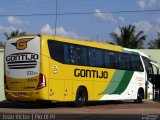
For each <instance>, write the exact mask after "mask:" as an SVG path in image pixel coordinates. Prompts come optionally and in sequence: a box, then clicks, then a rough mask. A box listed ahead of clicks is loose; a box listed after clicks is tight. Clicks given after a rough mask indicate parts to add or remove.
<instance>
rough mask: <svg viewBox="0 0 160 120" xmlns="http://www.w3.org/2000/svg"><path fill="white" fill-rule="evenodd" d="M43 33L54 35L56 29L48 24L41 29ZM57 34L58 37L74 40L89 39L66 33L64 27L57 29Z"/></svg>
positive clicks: (73, 33) (69, 32)
mask: <svg viewBox="0 0 160 120" xmlns="http://www.w3.org/2000/svg"><path fill="white" fill-rule="evenodd" d="M41 33H43V34H50V35H54V34H55V29H53V28H52V27H51V26H50V25H49V24H46V25H44V26H43V27H42V28H41ZM56 33H57V35H58V36H63V37H68V38H73V39H87V37H79V36H78V35H77V34H76V33H75V32H72V31H66V30H65V29H64V28H63V27H57V29H56Z"/></svg>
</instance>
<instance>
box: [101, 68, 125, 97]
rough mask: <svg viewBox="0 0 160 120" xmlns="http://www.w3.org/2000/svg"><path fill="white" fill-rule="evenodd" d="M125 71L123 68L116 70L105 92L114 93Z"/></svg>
mask: <svg viewBox="0 0 160 120" xmlns="http://www.w3.org/2000/svg"><path fill="white" fill-rule="evenodd" d="M124 73H125V71H123V70H116V72H115V73H114V75H113V77H112V79H111V81H110V83H109V85H108V87H107V88H106V89H105V90H104V91H103V94H112V93H113V92H114V91H115V90H116V88H117V87H118V85H119V84H120V82H121V79H122V77H123V75H124Z"/></svg>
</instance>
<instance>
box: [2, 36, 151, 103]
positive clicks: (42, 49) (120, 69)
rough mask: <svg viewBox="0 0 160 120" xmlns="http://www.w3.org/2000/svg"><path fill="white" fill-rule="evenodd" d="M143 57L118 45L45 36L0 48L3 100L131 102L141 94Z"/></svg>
mask: <svg viewBox="0 0 160 120" xmlns="http://www.w3.org/2000/svg"><path fill="white" fill-rule="evenodd" d="M145 64H146V65H147V64H148V65H150V59H149V57H148V56H147V55H145V54H143V53H141V52H138V51H135V50H131V49H127V48H123V47H120V46H116V45H112V44H107V43H100V42H94V41H82V40H73V39H68V38H63V37H58V36H49V35H26V36H20V37H14V38H11V39H8V40H7V41H6V44H5V76H4V85H5V95H6V99H7V100H11V101H56V102H67V101H70V102H72V101H74V102H75V104H76V105H77V106H84V105H85V104H86V102H87V101H103V100H136V101H137V102H142V100H143V99H144V97H145V93H146V87H145V84H146V81H147V73H148V72H146V71H147V70H146V66H145Z"/></svg>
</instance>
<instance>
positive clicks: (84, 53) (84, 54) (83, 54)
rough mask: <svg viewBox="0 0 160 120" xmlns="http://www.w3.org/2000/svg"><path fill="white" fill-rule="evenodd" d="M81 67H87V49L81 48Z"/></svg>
mask: <svg viewBox="0 0 160 120" xmlns="http://www.w3.org/2000/svg"><path fill="white" fill-rule="evenodd" d="M81 57H82V63H81V64H82V65H88V48H87V47H82V49H81Z"/></svg>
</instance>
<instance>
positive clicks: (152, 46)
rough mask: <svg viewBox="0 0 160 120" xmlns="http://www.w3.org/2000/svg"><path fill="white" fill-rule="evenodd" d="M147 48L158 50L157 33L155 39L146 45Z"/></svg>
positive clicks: (159, 38)
mask: <svg viewBox="0 0 160 120" xmlns="http://www.w3.org/2000/svg"><path fill="white" fill-rule="evenodd" d="M148 48H150V49H160V32H158V33H157V38H155V39H154V40H151V41H150V42H149V43H148Z"/></svg>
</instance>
